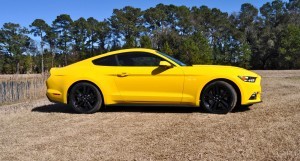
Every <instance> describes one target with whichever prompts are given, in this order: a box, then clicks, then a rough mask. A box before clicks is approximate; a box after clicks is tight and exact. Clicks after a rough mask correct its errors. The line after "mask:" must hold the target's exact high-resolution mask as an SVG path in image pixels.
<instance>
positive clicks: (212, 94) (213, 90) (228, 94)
mask: <svg viewBox="0 0 300 161" xmlns="http://www.w3.org/2000/svg"><path fill="white" fill-rule="evenodd" d="M200 100H201V102H200V103H201V106H202V107H204V108H205V109H206V110H207V111H208V112H211V113H216V114H226V113H228V112H230V111H231V110H232V109H233V108H234V107H235V105H236V103H237V94H236V91H235V90H234V88H233V87H232V86H231V85H230V84H229V83H227V82H224V81H215V82H212V83H210V84H208V85H207V86H206V87H205V88H204V89H203V92H202V93H201V96H200Z"/></svg>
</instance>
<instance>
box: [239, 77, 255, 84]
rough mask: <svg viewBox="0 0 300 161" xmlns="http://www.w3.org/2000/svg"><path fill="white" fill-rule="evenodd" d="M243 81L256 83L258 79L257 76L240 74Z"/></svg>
mask: <svg viewBox="0 0 300 161" xmlns="http://www.w3.org/2000/svg"><path fill="white" fill-rule="evenodd" d="M238 77H239V78H240V79H241V80H242V81H244V82H250V83H254V82H255V81H256V78H257V77H251V76H238Z"/></svg>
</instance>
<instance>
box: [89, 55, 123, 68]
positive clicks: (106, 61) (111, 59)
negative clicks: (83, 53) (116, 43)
mask: <svg viewBox="0 0 300 161" xmlns="http://www.w3.org/2000/svg"><path fill="white" fill-rule="evenodd" d="M93 63H94V64H95V65H102V66H118V65H117V61H116V56H115V55H111V56H106V57H103V58H98V59H95V60H93Z"/></svg>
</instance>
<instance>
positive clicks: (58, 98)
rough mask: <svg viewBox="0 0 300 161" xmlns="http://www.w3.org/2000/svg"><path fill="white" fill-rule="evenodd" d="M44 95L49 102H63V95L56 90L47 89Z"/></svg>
mask: <svg viewBox="0 0 300 161" xmlns="http://www.w3.org/2000/svg"><path fill="white" fill-rule="evenodd" d="M46 96H47V98H48V100H49V101H50V102H54V103H64V101H63V95H62V94H61V93H60V92H59V91H57V90H53V89H47V93H46Z"/></svg>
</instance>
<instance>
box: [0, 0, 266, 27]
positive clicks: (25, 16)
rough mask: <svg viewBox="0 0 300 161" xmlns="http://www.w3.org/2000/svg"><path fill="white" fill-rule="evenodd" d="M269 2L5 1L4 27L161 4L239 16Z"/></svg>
mask: <svg viewBox="0 0 300 161" xmlns="http://www.w3.org/2000/svg"><path fill="white" fill-rule="evenodd" d="M266 2H271V0H164V1H162V0H1V9H0V27H2V25H3V24H4V23H5V22H13V23H19V24H21V25H22V26H25V27H28V26H29V25H30V24H31V23H32V22H33V21H34V20H35V19H37V18H41V19H44V20H45V21H46V22H48V23H49V24H51V23H52V21H53V20H54V19H55V18H56V16H58V15H60V14H69V15H70V16H71V17H72V19H73V20H76V19H78V18H79V17H84V18H88V17H94V18H96V19H98V20H103V19H104V18H109V17H110V16H111V14H112V11H113V9H115V8H117V9H120V8H123V7H125V6H133V7H138V8H141V9H143V10H145V9H147V8H150V7H154V6H156V5H157V4H159V3H163V4H174V5H185V6H188V7H192V6H201V5H206V6H208V7H210V8H214V7H215V8H219V9H221V10H222V11H225V12H229V13H232V12H238V11H239V10H240V7H241V4H243V3H251V4H253V5H254V6H256V7H257V8H259V7H261V6H262V5H263V4H265V3H266Z"/></svg>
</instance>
